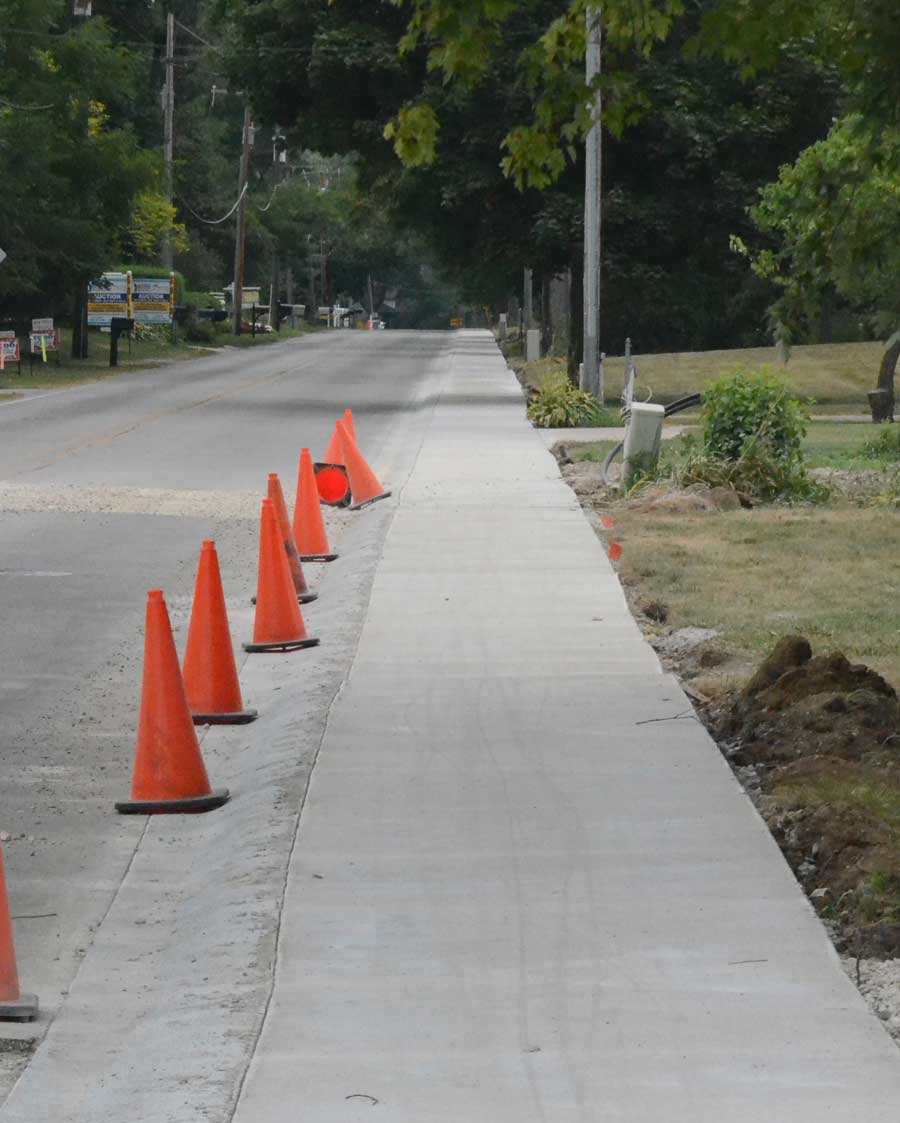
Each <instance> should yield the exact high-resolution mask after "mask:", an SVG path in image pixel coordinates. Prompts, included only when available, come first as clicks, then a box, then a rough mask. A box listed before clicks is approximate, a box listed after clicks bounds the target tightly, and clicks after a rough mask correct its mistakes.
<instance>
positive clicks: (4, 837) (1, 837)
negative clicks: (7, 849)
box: [0, 831, 12, 842]
mask: <svg viewBox="0 0 900 1123" xmlns="http://www.w3.org/2000/svg"><path fill="white" fill-rule="evenodd" d="M0 842H12V835H11V834H10V833H9V831H0Z"/></svg>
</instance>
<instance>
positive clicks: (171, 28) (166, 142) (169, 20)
mask: <svg viewBox="0 0 900 1123" xmlns="http://www.w3.org/2000/svg"><path fill="white" fill-rule="evenodd" d="M163 113H164V123H163V147H164V150H165V164H166V199H167V200H168V203H169V206H170V207H171V206H172V201H173V196H174V186H175V184H174V172H173V161H174V158H175V13H174V12H171V11H170V12H169V13H168V15H167V16H166V87H165V91H164V93H163ZM174 256H175V255H174V249H173V246H172V231H171V229H167V230H166V235H165V240H164V242H163V253H162V261H163V265H164V266H165V267H166V269H168V270H169V271H171V270H172V267H173V261H174Z"/></svg>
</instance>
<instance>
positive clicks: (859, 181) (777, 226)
mask: <svg viewBox="0 0 900 1123" xmlns="http://www.w3.org/2000/svg"><path fill="white" fill-rule="evenodd" d="M751 213H752V217H753V219H754V221H755V223H756V226H757V228H758V230H759V231H760V232H761V233H762V234H763V235H765V236H766V238H767V240H768V245H766V246H765V247H763V248H761V249H757V250H755V251H754V252H753V253H752V254H751V260H752V264H753V269H754V271H755V272H756V274H757V275H759V276H760V277H762V278H764V279H766V280H767V281H772V282H774V283H775V285H776V286H777V287H778V290H779V297H778V299H777V300H776V301H775V303H774V304H773V306H772V309H771V315H772V319H773V322H774V324H775V326H776V331H777V333H778V334H780V335H783V336H784V337H785V338H787V339H790V338H792V337H793V338H798V337H799V338H803V337H809V336H810V335H812V336H815V335H816V333H817V329H818V330H819V332H821V324H822V321H823V320H827V318H828V315H829V313H830V311H832V310H833V308H834V306H835V303H836V302H840V304H841V305H842V306H843V307H845V308H848V309H849V310H851V311H852V313H853V314H854V315H855V316H856V317H858V318H859V319H860V320H862V321H864V322H865V324H866V326H867V327H868V330H869V331H871V332H873V333H875V334H879V335H882V336H884V335H891V333H893V332H895V331H896V330H897V328H898V327H900V249H898V246H900V128H898V127H890V126H888V127H885V128H883V129H882V130H881V131H880V132H879V133H878V134H877V136H876V135H873V133H872V131H871V130H870V129H869V128H868V127H867V123H866V122H865V120H864V119H863V118H862V117H860V116H858V115H850V116H847V117H844V118H842V119H841V120H840V121H838V122H837V123H836V124H835V125H834V127H833V128H832V129H831V131H830V132H829V134H828V136H827V137H826V138H825V139H824V140H822V141H820V142H818V143H816V144H813V145H811V146H810V147H808V148H807V149H805V151H803V152H802V153H801V155H800V156H799V157H798V159H797V160H796V161H795V162H794V163H792V164H790V165H786V166H785V167H784V168H783V169H782V171H781V174H780V175H779V177H778V179H777V180H776V181H775V182H773V183H771V184H770V185H769V186H767V187H766V188H765V189H764V190H763V191H762V192H761V195H760V198H759V201H758V203H757V205H756V206H755V207H754V208H753V210H752V212H751ZM741 248H743V249H744V250H745V252H747V251H746V248H745V247H741ZM898 355H900V341H898V339H896V338H893V337H892V338H891V340H890V341H889V346H888V348H887V351H886V354H885V357H884V360H883V362H882V368H881V375H880V381H879V385H880V387H881V388H882V389H883V390H885V391H886V392H889V399H888V400H885V402H884V408H885V411H886V412H885V415H886V416H887V414H888V413H890V412H892V404H893V375H894V368H895V366H896V363H897V358H898Z"/></svg>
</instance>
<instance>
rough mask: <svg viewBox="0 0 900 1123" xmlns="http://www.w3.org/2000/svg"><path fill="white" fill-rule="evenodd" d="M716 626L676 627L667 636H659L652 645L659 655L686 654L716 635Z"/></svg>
mask: <svg viewBox="0 0 900 1123" xmlns="http://www.w3.org/2000/svg"><path fill="white" fill-rule="evenodd" d="M718 634H719V630H718V628H678V629H676V630H675V631H674V632H670V633H669V635H667V636H660V638H659V639H657V640H655V641H654V643H653V646H654V647H655V648H656V650H657V651H658V652H660V654H661V655H667V656H669V657H670V658H674V657H675V656H679V655H687V654H689V653H690V652H691V651H695V650H696V649H697V648H698V647H702V646H703V644H705V643H709V641H710V640H712V639H715V638H716V636H718Z"/></svg>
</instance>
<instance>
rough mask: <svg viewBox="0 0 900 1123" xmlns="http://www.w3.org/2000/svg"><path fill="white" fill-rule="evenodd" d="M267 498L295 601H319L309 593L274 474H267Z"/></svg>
mask: <svg viewBox="0 0 900 1123" xmlns="http://www.w3.org/2000/svg"><path fill="white" fill-rule="evenodd" d="M269 498H270V499H271V500H272V503H273V504H274V506H275V517H276V519H277V520H278V529H279V530H280V531H281V537H282V539H283V540H284V551H285V553H286V554H287V560H288V566H289V568H290V571H291V580H292V581H293V582H294V588H295V589H296V591H297V600H298V601H299V602H300V603H301V604H310V603H311V602H312V601H314V600H318V599H319V594H318V593H311V592H310V591H309V585H307V583H306V577H305V576H304V574H303V566H302V565H301V564H300V555H299V554H298V553H297V544H296V543H295V542H294V532H293V531H292V530H291V522H290V519H289V518H288V513H287V504H286V503H285V501H284V491H283V490H282V487H281V480H280V479H279V478H278V474H277V473H276V472H270V473H269Z"/></svg>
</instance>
